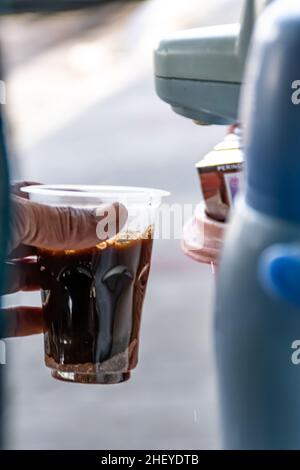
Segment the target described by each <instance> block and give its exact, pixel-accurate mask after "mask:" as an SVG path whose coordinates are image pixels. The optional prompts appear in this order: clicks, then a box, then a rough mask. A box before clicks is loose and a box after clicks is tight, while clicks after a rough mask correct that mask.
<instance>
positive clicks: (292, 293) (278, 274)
mask: <svg viewBox="0 0 300 470" xmlns="http://www.w3.org/2000/svg"><path fill="white" fill-rule="evenodd" d="M259 278H260V281H261V283H262V285H263V287H264V288H265V289H266V290H267V291H268V292H269V293H270V294H271V295H273V296H276V297H277V298H280V299H282V300H285V301H287V302H288V303H290V304H291V305H293V306H295V307H297V308H300V245H293V244H290V245H280V244H279V245H273V246H271V247H270V248H267V249H266V250H265V251H264V253H263V254H262V257H261V259H260V263H259Z"/></svg>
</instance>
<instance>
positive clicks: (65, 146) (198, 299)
mask: <svg viewBox="0 0 300 470" xmlns="http://www.w3.org/2000/svg"><path fill="white" fill-rule="evenodd" d="M183 3H184V5H183ZM239 13H240V2H239V1H238V0H211V1H210V2H199V1H198V0H197V1H194V0H187V1H185V2H182V1H179V0H152V1H151V0H149V1H146V2H142V3H130V2H129V3H128V4H127V5H125V6H124V5H123V6H122V7H121V6H120V8H118V5H114V6H112V5H111V6H106V7H103V8H102V9H101V8H100V9H96V10H90V11H89V12H87V13H85V12H81V13H76V14H75V13H74V14H69V16H68V15H67V14H64V15H63V16H59V17H57V22H56V26H55V27H54V26H53V25H54V22H53V20H54V17H52V18H49V19H47V20H43V19H32V18H31V17H26V18H24V19H22V20H21V19H19V20H17V21H14V20H13V19H7V20H5V22H4V24H3V28H2V32H4V33H5V36H6V37H5V41H6V47H7V49H6V50H7V51H9V53H8V52H7V64H8V86H9V87H8V105H9V106H8V109H9V110H10V114H11V119H12V132H13V133H14V135H15V148H16V150H17V152H16V155H18V157H15V160H14V173H15V175H16V176H17V177H22V178H27V179H30V180H38V181H44V182H57V183H59V182H63V183H68V182H69V183H71V182H72V183H93V184H121V185H127V184H128V185H138V186H151V187H157V188H163V189H167V190H170V191H171V192H172V200H171V201H173V202H179V203H193V204H195V203H197V202H198V201H199V198H200V191H199V187H198V180H197V175H196V172H195V169H194V164H195V163H196V162H197V161H198V160H199V159H200V158H201V156H203V155H204V154H205V153H206V152H207V151H208V150H209V149H210V148H211V147H212V146H213V145H214V144H215V143H216V142H218V140H220V139H221V138H222V136H223V134H224V129H222V128H217V127H209V128H206V127H205V128H200V127H197V126H195V125H194V124H193V123H192V122H190V121H189V120H185V119H183V118H182V117H179V116H177V115H175V114H174V113H173V112H172V111H171V109H170V108H169V107H168V106H167V105H166V104H165V103H162V102H161V101H159V99H158V98H157V97H156V95H155V91H154V86H153V77H152V75H153V73H152V68H151V67H152V64H151V50H152V48H153V46H154V45H155V41H156V40H157V39H158V38H159V36H160V35H163V34H164V33H165V32H168V31H171V30H176V29H179V28H185V27H194V26H198V25H206V24H218V23H222V22H231V21H236V20H237V19H238V17H239ZM80 15H81V17H80ZM97 15H98V17H97ZM62 18H64V19H62ZM97 18H98V21H97ZM78 25H81V26H80V27H79V26H78ZM34 28H36V29H34ZM74 30H75V31H76V34H74ZM38 38H41V39H40V41H39V40H38ZM29 46H30V47H29ZM213 290H214V280H213V277H212V274H211V270H210V268H209V267H208V266H201V265H198V264H196V263H194V262H192V261H190V260H189V259H187V258H185V257H184V255H183V254H182V253H181V251H180V242H179V240H171V241H161V240H157V241H156V244H155V249H154V256H153V267H152V273H151V277H150V283H149V288H148V292H147V298H146V303H145V307H144V314H143V325H142V336H141V349H140V362H139V365H138V368H137V369H136V370H135V371H134V372H133V375H132V379H131V380H130V381H129V382H127V383H125V384H121V385H113V386H87V385H73V384H65V383H60V382H57V381H55V380H53V379H52V378H51V377H50V372H49V371H48V370H47V369H46V368H45V367H44V365H43V342H42V337H41V336H39V337H30V338H24V339H11V340H8V358H7V361H8V366H7V372H8V374H7V384H8V386H7V392H8V393H7V396H8V404H7V408H6V418H7V422H8V429H9V439H8V440H7V447H8V448H11V449H139V448H147V449H164V448H169V449H212V448H219V447H220V445H221V444H220V437H219V434H220V433H219V424H218V409H217V407H218V402H217V393H216V378H215V366H214V357H213V341H212V339H213V338H212V331H213V330H212V320H213V319H212V302H213ZM16 301H18V302H22V303H29V302H34V303H38V302H39V298H38V296H35V295H33V294H30V295H29V294H20V295H19V296H18V297H17V298H14V299H13V302H16Z"/></svg>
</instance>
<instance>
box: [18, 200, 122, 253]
mask: <svg viewBox="0 0 300 470" xmlns="http://www.w3.org/2000/svg"><path fill="white" fill-rule="evenodd" d="M100 207H101V211H100V212H99V213H100V214H101V215H100V216H97V215H96V213H95V211H94V210H91V209H78V208H74V207H52V206H46V205H43V204H37V203H33V202H31V201H28V200H26V199H23V198H20V197H18V196H13V197H12V242H11V246H10V250H12V249H14V248H16V247H17V246H18V245H19V244H21V243H22V244H26V245H31V246H36V247H39V248H45V249H49V250H66V249H85V248H90V247H93V246H96V245H97V244H98V243H100V242H101V241H104V240H106V239H108V238H111V237H112V236H114V235H115V234H116V233H117V232H118V231H119V230H120V229H121V228H122V227H123V226H124V224H125V223H126V220H127V210H126V208H125V207H124V206H123V205H121V204H118V203H115V204H112V205H103V206H100ZM99 219H100V220H102V221H103V219H105V222H106V225H107V230H106V232H105V234H103V233H101V236H102V238H99V236H98V235H99V233H98V234H97V224H98V223H99Z"/></svg>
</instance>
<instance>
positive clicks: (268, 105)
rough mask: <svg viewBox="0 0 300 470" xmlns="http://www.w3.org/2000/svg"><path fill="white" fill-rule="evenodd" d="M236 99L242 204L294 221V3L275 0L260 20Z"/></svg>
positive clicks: (299, 101) (297, 6)
mask: <svg viewBox="0 0 300 470" xmlns="http://www.w3.org/2000/svg"><path fill="white" fill-rule="evenodd" d="M245 82H246V85H245V87H244V92H243V99H242V113H241V115H242V123H243V126H244V127H245V156H246V200H247V203H248V204H249V205H250V206H251V207H253V208H255V209H256V210H258V211H260V212H263V213H265V214H268V215H270V216H274V217H278V218H281V219H284V220H287V221H291V222H300V2H299V1H298V0H278V1H276V2H275V3H274V4H272V5H271V6H270V7H268V8H267V9H266V12H265V13H264V14H263V15H262V16H261V17H260V19H259V21H258V24H257V28H256V32H255V35H254V41H253V44H252V48H251V53H250V60H249V62H248V66H247V72H246V80H245Z"/></svg>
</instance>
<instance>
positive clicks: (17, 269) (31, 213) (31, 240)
mask: <svg viewBox="0 0 300 470" xmlns="http://www.w3.org/2000/svg"><path fill="white" fill-rule="evenodd" d="M28 184H36V183H18V184H16V185H13V186H12V203H11V206H12V216H11V242H10V247H9V256H8V259H7V262H6V279H7V283H6V287H5V289H4V292H2V294H11V293H15V292H18V291H34V290H39V289H40V277H39V269H38V266H37V260H36V257H35V255H36V252H37V248H44V249H51V250H64V249H85V248H90V247H93V246H96V245H97V244H98V243H101V241H104V240H103V239H102V240H101V239H99V238H98V236H97V233H96V228H97V224H98V222H99V221H100V220H101V217H99V216H96V214H95V212H94V211H92V210H86V209H74V208H71V207H70V208H69V207H50V206H43V205H41V204H37V203H33V202H31V201H29V200H28V199H27V196H26V194H25V193H22V192H21V191H20V188H21V187H22V186H25V185H28ZM101 213H102V214H103V217H105V221H107V226H108V231H107V237H106V238H110V237H112V236H114V235H115V234H116V233H117V232H118V231H120V230H121V228H122V227H123V226H124V224H125V223H126V220H127V210H126V208H125V207H124V206H122V205H121V204H119V203H115V204H113V205H112V206H109V205H103V210H102V211H101ZM110 217H111V218H112V222H113V223H111V224H110ZM110 227H111V230H110ZM1 315H4V316H5V317H6V318H5V323H6V325H8V331H7V336H24V335H30V334H35V333H40V332H42V329H43V328H42V316H41V308H36V307H27V306H22V307H13V308H8V309H2V310H1Z"/></svg>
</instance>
